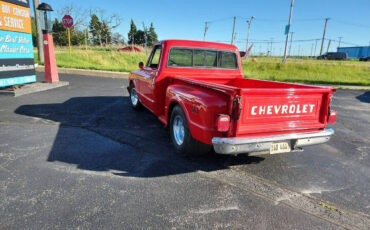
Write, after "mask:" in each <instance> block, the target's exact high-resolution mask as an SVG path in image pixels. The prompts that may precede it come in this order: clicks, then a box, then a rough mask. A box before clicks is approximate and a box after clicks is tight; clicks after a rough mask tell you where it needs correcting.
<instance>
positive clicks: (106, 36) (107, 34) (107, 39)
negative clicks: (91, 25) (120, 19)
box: [101, 22, 112, 45]
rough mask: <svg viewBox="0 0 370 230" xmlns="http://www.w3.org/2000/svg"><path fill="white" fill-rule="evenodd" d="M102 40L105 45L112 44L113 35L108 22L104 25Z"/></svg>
mask: <svg viewBox="0 0 370 230" xmlns="http://www.w3.org/2000/svg"><path fill="white" fill-rule="evenodd" d="M101 30H102V31H101V34H102V40H103V43H104V44H105V45H108V44H111V43H112V33H111V31H110V28H109V25H108V24H107V23H106V22H103V23H102V28H101Z"/></svg>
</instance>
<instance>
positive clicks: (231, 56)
mask: <svg viewBox="0 0 370 230" xmlns="http://www.w3.org/2000/svg"><path fill="white" fill-rule="evenodd" d="M218 62H219V63H218V66H219V67H221V68H226V69H237V68H238V64H237V59H236V55H235V53H233V52H224V51H220V52H218Z"/></svg>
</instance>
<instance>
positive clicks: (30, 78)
mask: <svg viewBox="0 0 370 230" xmlns="http://www.w3.org/2000/svg"><path fill="white" fill-rule="evenodd" d="M0 5H1V8H0V48H1V49H0V88H1V87H7V86H12V85H19V84H26V83H31V82H35V81H36V75H35V64H34V60H33V57H34V56H33V46H32V34H31V15H30V10H29V0H0Z"/></svg>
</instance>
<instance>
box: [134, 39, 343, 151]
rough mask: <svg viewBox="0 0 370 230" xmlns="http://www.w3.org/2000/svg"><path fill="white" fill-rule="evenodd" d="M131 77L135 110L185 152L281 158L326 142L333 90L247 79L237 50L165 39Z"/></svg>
mask: <svg viewBox="0 0 370 230" xmlns="http://www.w3.org/2000/svg"><path fill="white" fill-rule="evenodd" d="M139 68H140V69H139V70H136V71H132V72H131V73H130V76H129V86H128V91H129V93H130V99H131V100H130V101H131V104H132V107H133V108H134V109H139V108H141V107H142V106H145V107H146V108H147V109H148V110H150V111H151V112H153V113H154V114H155V115H156V116H158V118H159V120H160V121H161V122H162V123H164V124H165V125H166V126H169V128H170V133H171V140H172V143H173V145H174V147H175V149H176V151H177V152H178V153H180V154H182V155H197V154H201V153H206V152H208V151H209V150H211V148H212V146H213V148H214V150H215V152H216V153H219V154H240V153H249V154H250V155H252V154H263V153H270V154H275V153H282V152H291V151H297V150H302V147H303V146H307V145H314V144H320V143H324V142H326V141H328V140H329V139H330V137H331V136H332V135H333V134H334V131H333V130H332V129H326V128H325V127H326V124H327V123H334V122H335V120H336V116H337V114H336V111H334V110H330V107H329V104H330V99H331V94H332V92H335V90H334V89H331V88H324V87H318V86H308V85H301V84H291V83H282V82H274V81H263V80H256V79H247V78H244V77H243V72H242V65H241V60H240V55H239V51H238V49H237V47H235V46H234V45H229V44H222V43H214V42H201V41H185V40H166V41H161V42H158V43H157V44H155V45H154V47H153V50H152V52H151V54H150V57H149V58H148V61H147V63H146V65H145V66H144V64H143V63H142V62H141V63H139Z"/></svg>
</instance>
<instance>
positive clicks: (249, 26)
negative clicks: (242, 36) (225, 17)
mask: <svg viewBox="0 0 370 230" xmlns="http://www.w3.org/2000/svg"><path fill="white" fill-rule="evenodd" d="M253 19H254V16H252V17H251V19H250V20H247V23H248V35H247V45H246V47H245V52H248V43H249V32H250V29H251V24H252V21H253Z"/></svg>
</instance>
